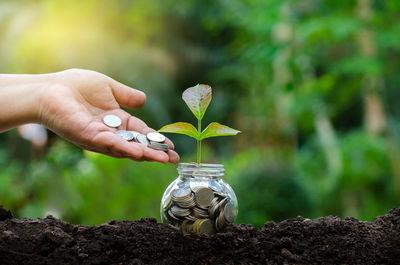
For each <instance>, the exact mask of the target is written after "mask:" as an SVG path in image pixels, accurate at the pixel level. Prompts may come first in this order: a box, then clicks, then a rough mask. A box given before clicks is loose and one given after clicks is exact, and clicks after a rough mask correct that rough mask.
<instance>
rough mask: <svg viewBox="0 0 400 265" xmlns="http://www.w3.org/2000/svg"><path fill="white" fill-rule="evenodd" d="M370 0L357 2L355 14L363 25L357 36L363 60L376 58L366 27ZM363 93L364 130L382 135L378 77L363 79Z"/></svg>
mask: <svg viewBox="0 0 400 265" xmlns="http://www.w3.org/2000/svg"><path fill="white" fill-rule="evenodd" d="M372 13H373V10H372V6H371V0H358V5H357V14H358V16H359V18H360V20H361V21H362V22H363V23H364V27H363V28H362V29H361V31H360V33H359V35H358V43H359V49H360V53H361V55H362V56H363V57H365V58H370V59H372V58H374V57H376V46H375V42H374V34H373V32H372V30H371V29H370V28H369V27H368V26H367V24H368V22H369V21H370V20H371V17H372ZM362 86H363V87H362V90H363V91H364V111H365V112H364V122H365V128H366V130H367V131H368V132H370V133H372V134H379V133H382V132H383V131H384V130H385V129H386V115H385V111H384V107H383V103H382V98H381V97H380V95H379V94H378V93H377V91H378V90H379V89H382V90H383V89H384V84H383V82H382V80H381V78H380V77H376V76H371V77H364V80H363V82H362Z"/></svg>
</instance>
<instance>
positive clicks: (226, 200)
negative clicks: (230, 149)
mask: <svg viewBox="0 0 400 265" xmlns="http://www.w3.org/2000/svg"><path fill="white" fill-rule="evenodd" d="M178 174H179V176H178V178H177V179H175V180H174V181H173V182H172V183H171V184H170V185H169V186H168V187H167V189H166V190H165V192H164V195H163V197H162V199H161V219H162V221H163V223H166V224H171V225H173V226H175V227H177V228H179V229H180V230H182V231H183V232H200V233H208V234H213V233H216V232H220V231H223V230H224V228H225V227H226V226H227V225H228V224H232V223H234V221H235V219H236V216H237V212H238V203H237V198H236V195H235V193H234V191H233V190H232V188H231V187H230V186H229V184H228V183H226V182H225V181H224V180H223V179H222V177H223V176H224V174H225V168H224V166H223V165H219V164H196V163H180V164H179V165H178Z"/></svg>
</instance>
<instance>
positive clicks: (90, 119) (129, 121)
mask: <svg viewBox="0 0 400 265" xmlns="http://www.w3.org/2000/svg"><path fill="white" fill-rule="evenodd" d="M52 75H53V76H52V82H51V85H48V86H45V87H44V88H43V90H42V92H41V93H42V95H41V97H40V104H39V105H40V107H39V111H38V113H39V114H38V115H39V121H40V123H41V124H43V125H44V126H46V127H47V128H49V129H50V130H52V131H53V132H55V133H56V134H58V135H60V136H61V137H63V138H65V139H67V140H68V141H70V142H72V143H74V144H76V145H77V146H79V147H81V148H84V149H87V150H90V151H94V152H98V153H103V154H106V155H109V156H112V157H118V158H122V157H126V158H130V159H132V160H135V161H158V162H161V163H167V162H171V163H174V164H176V163H178V161H179V156H178V154H177V153H176V152H175V151H173V149H174V145H173V143H172V142H171V141H170V140H169V139H167V140H166V143H167V144H168V145H169V147H170V150H169V151H168V152H163V151H158V150H154V149H151V148H149V147H147V146H144V145H142V144H140V143H136V142H127V141H126V140H124V139H122V138H120V137H119V136H117V135H116V134H115V132H116V131H117V129H116V128H110V127H108V126H106V125H105V124H104V123H103V117H104V116H105V115H107V114H114V115H117V116H118V117H120V118H121V120H122V124H121V126H120V127H118V129H119V130H133V131H138V132H140V133H142V134H147V133H148V132H151V131H155V130H153V129H151V128H149V127H148V126H147V125H146V123H145V122H143V121H142V120H140V119H138V118H136V117H134V116H131V115H130V114H129V113H127V112H125V111H124V110H122V109H121V108H120V105H121V106H123V107H126V108H130V109H138V108H140V107H142V106H143V104H144V103H145V101H146V95H145V94H144V93H143V92H141V91H139V90H136V89H132V88H130V87H128V86H125V85H123V84H121V83H119V82H117V81H115V80H113V79H111V78H110V77H107V76H105V75H103V74H100V73H97V72H94V71H89V70H80V69H71V70H66V71H62V72H58V73H54V74H52Z"/></svg>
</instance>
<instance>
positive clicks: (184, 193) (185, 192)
mask: <svg viewBox="0 0 400 265" xmlns="http://www.w3.org/2000/svg"><path fill="white" fill-rule="evenodd" d="M191 194H192V190H191V189H190V188H186V187H184V188H180V189H174V190H173V191H171V196H172V199H180V198H187V197H189V196H190V195H191Z"/></svg>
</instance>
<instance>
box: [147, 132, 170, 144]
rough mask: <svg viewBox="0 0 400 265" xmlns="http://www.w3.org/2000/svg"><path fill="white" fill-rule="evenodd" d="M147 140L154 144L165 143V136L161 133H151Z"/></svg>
mask: <svg viewBox="0 0 400 265" xmlns="http://www.w3.org/2000/svg"><path fill="white" fill-rule="evenodd" d="M147 139H149V141H153V142H157V143H162V142H164V141H165V139H166V138H165V136H164V135H162V134H161V133H159V132H149V133H148V134H147Z"/></svg>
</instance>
